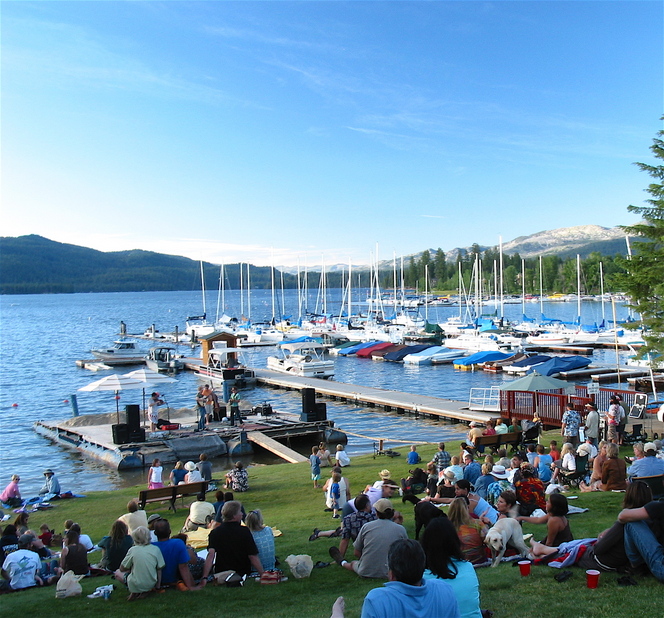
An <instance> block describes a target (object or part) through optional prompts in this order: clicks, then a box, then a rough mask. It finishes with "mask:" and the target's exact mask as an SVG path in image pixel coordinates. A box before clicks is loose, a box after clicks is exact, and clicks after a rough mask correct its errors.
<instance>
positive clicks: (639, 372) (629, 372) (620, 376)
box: [590, 369, 650, 382]
mask: <svg viewBox="0 0 664 618" xmlns="http://www.w3.org/2000/svg"><path fill="white" fill-rule="evenodd" d="M649 374H650V370H649V369H619V370H618V371H614V372H613V373H593V374H592V375H591V376H590V378H591V379H592V380H593V382H620V381H621V380H627V378H640V377H642V376H647V375H649Z"/></svg>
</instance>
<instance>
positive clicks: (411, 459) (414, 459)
mask: <svg viewBox="0 0 664 618" xmlns="http://www.w3.org/2000/svg"><path fill="white" fill-rule="evenodd" d="M420 461H422V458H421V457H420V454H419V453H418V452H417V446H416V445H415V444H413V445H411V447H410V451H409V452H408V457H407V458H406V463H407V464H408V465H409V466H416V465H417V464H418V463H420Z"/></svg>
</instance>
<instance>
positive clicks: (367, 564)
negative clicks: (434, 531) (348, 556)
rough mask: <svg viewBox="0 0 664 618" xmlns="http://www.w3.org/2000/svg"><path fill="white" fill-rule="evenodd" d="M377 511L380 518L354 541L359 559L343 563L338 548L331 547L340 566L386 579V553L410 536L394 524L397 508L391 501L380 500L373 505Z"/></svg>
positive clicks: (367, 526) (363, 575) (366, 525)
mask: <svg viewBox="0 0 664 618" xmlns="http://www.w3.org/2000/svg"><path fill="white" fill-rule="evenodd" d="M374 510H375V511H376V515H377V517H378V519H376V520H374V521H370V522H368V523H366V524H364V526H362V528H360V533H359V534H358V535H357V539H355V543H354V548H355V555H356V556H358V560H353V561H352V562H348V561H346V560H344V559H343V556H342V555H341V552H340V551H339V548H338V547H330V550H329V551H330V556H331V557H332V558H333V559H334V560H335V561H336V562H337V564H339V565H340V566H342V567H343V568H345V569H348V570H349V571H353V572H354V573H357V574H358V575H359V576H361V577H373V578H377V579H387V571H388V567H387V553H388V550H389V548H390V545H392V543H393V542H394V541H397V540H399V539H407V538H408V534H407V533H406V529H405V528H404V527H403V526H402V525H400V524H397V523H394V522H393V521H392V517H393V516H394V507H393V506H392V502H391V501H390V500H388V499H387V498H380V500H378V501H376V503H375V504H374Z"/></svg>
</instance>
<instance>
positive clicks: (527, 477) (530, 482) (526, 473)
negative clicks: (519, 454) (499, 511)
mask: <svg viewBox="0 0 664 618" xmlns="http://www.w3.org/2000/svg"><path fill="white" fill-rule="evenodd" d="M539 446H540V448H541V445H539ZM542 450H544V449H542ZM521 476H522V477H523V478H522V479H521V480H520V481H517V482H516V483H515V487H516V499H517V502H518V503H519V515H526V516H527V515H532V513H533V512H534V511H535V510H536V509H542V510H544V509H545V508H546V498H545V495H544V483H543V482H542V481H541V479H538V478H537V477H536V476H535V468H534V467H533V466H532V465H531V464H529V463H528V462H527V461H524V462H523V463H522V464H521Z"/></svg>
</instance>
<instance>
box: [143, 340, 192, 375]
mask: <svg viewBox="0 0 664 618" xmlns="http://www.w3.org/2000/svg"><path fill="white" fill-rule="evenodd" d="M145 364H146V365H147V366H148V368H149V369H152V371H180V370H181V369H184V361H183V360H182V357H181V355H179V354H178V353H177V352H176V350H175V348H169V347H166V346H160V347H157V348H150V352H148V355H147V356H146V357H145Z"/></svg>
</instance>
